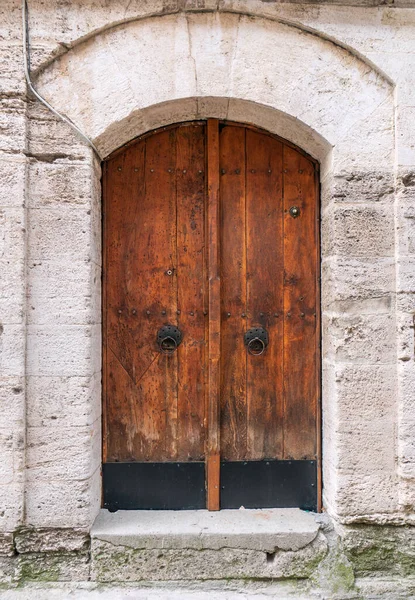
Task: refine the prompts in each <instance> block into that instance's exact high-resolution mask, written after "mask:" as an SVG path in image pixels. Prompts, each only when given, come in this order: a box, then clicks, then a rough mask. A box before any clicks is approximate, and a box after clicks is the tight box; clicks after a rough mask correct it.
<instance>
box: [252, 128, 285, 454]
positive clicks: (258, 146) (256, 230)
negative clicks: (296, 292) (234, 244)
mask: <svg viewBox="0 0 415 600" xmlns="http://www.w3.org/2000/svg"><path fill="white" fill-rule="evenodd" d="M246 156H247V165H246V180H247V181H246V231H247V309H248V317H249V319H248V322H247V329H249V328H250V327H258V326H260V327H264V328H265V329H266V330H267V331H268V335H269V346H268V348H267V349H266V350H265V352H264V353H263V354H262V355H260V356H252V355H249V354H248V361H247V407H248V454H247V455H248V457H249V459H250V460H261V459H265V458H282V449H283V427H282V414H283V383H282V382H283V361H282V354H283V343H282V342H283V325H282V322H283V317H282V314H281V313H282V308H283V295H282V282H283V241H282V144H281V142H279V141H277V140H275V139H274V138H272V137H271V136H268V135H266V134H263V133H260V132H255V131H251V130H247V132H246Z"/></svg>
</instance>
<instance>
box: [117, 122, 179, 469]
mask: <svg viewBox="0 0 415 600" xmlns="http://www.w3.org/2000/svg"><path fill="white" fill-rule="evenodd" d="M111 178H113V180H114V182H115V183H114V185H116V193H115V192H114V193H113V194H112V195H110V197H109V204H110V206H109V207H108V209H109V210H108V211H107V212H111V216H110V218H109V219H107V221H108V222H107V226H108V240H107V243H108V268H107V271H108V281H110V282H111V285H110V286H107V319H108V330H107V347H108V396H109V398H110V402H109V408H110V410H109V414H108V418H109V419H110V421H111V452H110V455H109V459H110V460H120V461H122V460H144V461H146V460H151V461H158V460H172V459H175V457H176V453H177V449H176V440H177V435H176V424H177V353H175V354H174V355H172V356H166V355H162V354H160V352H159V351H158V348H157V344H156V334H157V330H158V328H159V327H160V326H161V324H162V323H163V322H164V320H168V321H169V322H172V323H173V324H175V323H176V321H177V313H176V311H177V285H176V271H177V269H176V242H175V238H176V182H175V131H174V130H170V131H164V132H161V133H158V134H155V135H154V136H151V137H149V138H147V139H146V140H145V141H143V142H141V143H139V144H138V145H137V146H133V147H131V148H128V149H127V150H126V151H125V153H122V154H121V155H119V156H118V157H116V158H115V159H114V162H113V163H112V165H111ZM163 311H165V316H164V317H163V316H162V315H163Z"/></svg>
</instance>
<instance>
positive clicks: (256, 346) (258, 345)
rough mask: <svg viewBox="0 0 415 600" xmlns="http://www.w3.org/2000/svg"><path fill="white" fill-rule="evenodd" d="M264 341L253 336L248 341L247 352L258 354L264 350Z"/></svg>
mask: <svg viewBox="0 0 415 600" xmlns="http://www.w3.org/2000/svg"><path fill="white" fill-rule="evenodd" d="M265 348H266V346H265V342H264V340H261V339H260V338H259V337H254V338H252V340H250V341H249V342H248V352H249V354H252V355H253V356H260V355H261V354H263V352H264V350H265Z"/></svg>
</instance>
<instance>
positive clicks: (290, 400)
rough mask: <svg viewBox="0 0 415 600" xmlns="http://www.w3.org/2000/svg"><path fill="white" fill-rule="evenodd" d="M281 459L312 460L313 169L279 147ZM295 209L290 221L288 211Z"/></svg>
mask: <svg viewBox="0 0 415 600" xmlns="http://www.w3.org/2000/svg"><path fill="white" fill-rule="evenodd" d="M283 172H284V173H283V175H284V358H283V360H284V458H287V459H290V458H293V459H304V458H315V457H316V453H317V427H318V423H317V414H318V406H317V401H318V387H319V385H318V383H319V382H318V370H319V358H318V356H317V344H318V335H319V331H318V323H319V321H318V313H319V306H318V290H317V277H318V273H317V268H318V264H319V261H318V252H319V239H318V232H319V229H318V212H317V206H318V204H317V197H316V183H315V170H314V165H313V164H312V163H311V161H310V160H308V159H307V158H306V157H304V156H303V155H302V154H301V153H299V152H298V151H296V150H295V149H293V148H291V147H289V146H287V145H286V146H284V158H283ZM292 207H297V208H298V209H299V211H300V212H299V216H297V217H296V218H293V216H291V214H290V209H291V208H292Z"/></svg>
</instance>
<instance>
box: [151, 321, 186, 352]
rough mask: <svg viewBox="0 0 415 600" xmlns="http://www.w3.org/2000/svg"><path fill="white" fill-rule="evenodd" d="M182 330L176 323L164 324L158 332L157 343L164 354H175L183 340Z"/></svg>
mask: <svg viewBox="0 0 415 600" xmlns="http://www.w3.org/2000/svg"><path fill="white" fill-rule="evenodd" d="M182 337H183V336H182V332H181V331H180V329H179V328H178V327H175V326H174V325H163V327H160V329H159V330H158V332H157V344H158V347H159V349H160V352H162V353H163V354H173V353H174V352H175V351H176V350H177V347H178V346H179V345H180V342H181V341H182Z"/></svg>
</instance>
